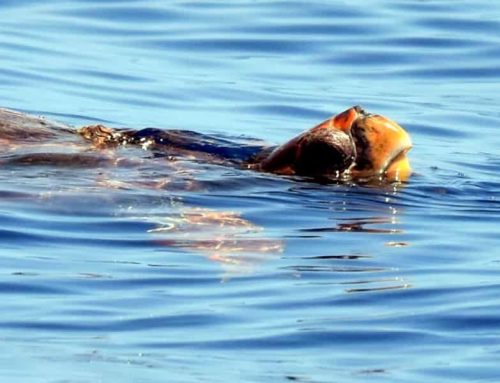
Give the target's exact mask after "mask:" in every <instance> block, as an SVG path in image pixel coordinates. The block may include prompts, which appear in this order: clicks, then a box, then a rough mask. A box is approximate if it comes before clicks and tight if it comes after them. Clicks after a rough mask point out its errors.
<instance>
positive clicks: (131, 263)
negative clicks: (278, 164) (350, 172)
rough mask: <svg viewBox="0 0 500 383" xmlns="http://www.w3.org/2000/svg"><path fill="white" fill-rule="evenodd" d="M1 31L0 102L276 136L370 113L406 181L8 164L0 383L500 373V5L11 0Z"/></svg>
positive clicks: (125, 122) (63, 113)
mask: <svg viewBox="0 0 500 383" xmlns="http://www.w3.org/2000/svg"><path fill="white" fill-rule="evenodd" d="M0 16H1V22H0V84H1V86H0V106H2V107H8V108H11V109H16V110H21V111H24V112H28V113H31V114H36V115H44V116H47V117H49V118H52V119H56V120H59V121H62V122H64V123H67V124H71V125H84V124H89V123H95V122H101V123H105V124H107V125H110V126H119V127H127V128H142V127H148V126H152V127H159V128H180V129H190V130H196V131H199V132H202V133H210V134H218V135H221V136H224V137H236V138H241V137H243V136H244V137H251V138H257V139H262V140H265V141H267V142H269V143H279V142H283V141H285V140H286V139H288V138H289V137H291V136H293V135H295V134H297V133H298V132H300V131H302V130H304V129H307V128H309V127H311V126H313V125H314V124H316V123H318V122H320V121H322V120H324V119H326V118H328V117H329V116H330V115H332V114H334V113H337V112H340V111H342V110H344V109H346V108H348V107H350V106H351V105H356V104H360V105H362V106H363V107H364V108H365V109H367V110H368V111H372V112H375V113H380V114H383V115H386V116H388V117H390V118H392V119H394V120H396V121H398V122H399V123H400V124H401V125H402V126H404V127H405V128H406V129H407V130H408V131H409V132H410V134H411V136H412V139H413V142H414V148H413V150H412V151H411V153H410V158H411V161H412V165H413V168H414V171H415V174H414V175H413V177H412V178H411V180H410V182H409V183H408V184H407V185H405V186H387V187H383V188H373V187H363V186H353V185H319V184H314V183H309V182H306V181H301V180H294V179H288V178H284V177H278V176H273V175H264V174H257V173H253V172H251V171H243V170H240V169H233V168H226V167H223V166H218V165H210V164H198V163H192V162H189V161H186V163H182V162H181V163H180V164H170V165H165V164H164V162H161V161H162V159H155V158H152V157H151V154H150V153H148V152H147V151H143V150H140V149H130V150H128V151H127V150H123V151H121V152H119V153H102V155H103V156H108V157H109V158H112V159H116V158H115V156H119V157H120V158H121V159H122V160H124V161H127V160H130V161H132V162H133V161H135V162H134V163H132V164H129V165H123V166H116V167H112V166H111V167H110V166H105V165H98V166H95V167H92V166H90V167H89V166H81V167H79V166H69V165H68V166H67V165H64V164H62V165H59V166H10V167H9V166H4V167H3V168H2V170H1V172H0V240H1V245H0V266H1V268H0V270H1V271H0V295H1V301H2V310H1V315H0V339H1V343H0V344H1V345H0V351H1V352H0V377H1V379H2V381H6V382H7V381H8V382H78V383H79V382H93V383H94V382H158V381H172V382H189V383H192V382H215V381H221V382H230V381H239V382H287V381H298V382H315V383H317V382H478V381H481V382H482V381H485V382H498V381H499V380H500V367H499V363H498V360H499V357H500V298H499V296H500V251H499V250H498V248H499V244H500V243H499V242H500V241H499V238H500V225H499V220H500V156H499V151H498V148H499V147H500V138H499V137H500V134H499V129H500V110H499V105H500V33H499V31H500V3H498V2H493V1H486V0H479V1H474V2H470V1H451V0H450V1H445V0H435V1H432V0H428V1H417V0H373V1H368V2H347V1H340V0H338V1H333V0H332V1H326V0H324V1H319V0H316V1H269V0H261V1H250V0H240V1H234V0H232V1H227V0H226V1H224V0H220V1H181V0H174V1H168V2H167V1H165V2H159V1H153V0H151V1H140V0H104V1H96V0H78V1H77V0H75V1H69V0H47V1H13V0H2V2H1V3H0ZM4 154H5V153H4ZM99 155H101V154H99ZM163 161H164V160H163Z"/></svg>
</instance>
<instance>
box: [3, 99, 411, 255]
mask: <svg viewBox="0 0 500 383" xmlns="http://www.w3.org/2000/svg"><path fill="white" fill-rule="evenodd" d="M0 146H1V147H2V151H3V154H2V155H1V157H0V162H1V163H2V165H3V166H7V165H9V164H10V165H37V164H38V165H49V166H64V167H67V166H73V167H82V166H83V167H85V166H90V167H92V166H121V165H127V166H133V165H134V161H137V160H138V159H137V158H127V157H126V156H125V157H118V156H117V154H116V153H117V152H118V149H120V148H123V147H127V148H131V147H137V148H142V149H147V150H150V151H152V152H153V153H155V159H158V158H160V160H163V161H164V162H165V166H170V167H171V168H172V169H173V170H175V171H181V172H182V169H180V168H176V167H175V166H174V165H173V164H175V163H176V162H177V160H188V161H189V160H194V161H196V162H202V163H212V164H219V165H225V166H233V167H240V168H244V169H251V170H253V171H259V172H268V173H274V174H279V175H287V176H300V177H306V178H308V179H311V180H314V179H316V180H321V181H324V180H333V181H335V182H346V181H347V182H351V181H354V182H358V181H361V182H368V183H374V182H375V183H380V182H382V183H390V182H401V181H406V180H407V179H408V177H409V176H410V174H411V169H410V166H409V162H408V159H407V156H406V154H407V152H408V151H409V150H410V148H411V140H410V137H409V135H408V134H407V133H406V131H405V130H404V129H403V128H401V127H400V126H399V125H398V124H396V123H395V122H393V121H391V120H389V119H387V118H385V117H383V116H380V115H373V114H369V113H366V112H365V111H363V110H362V109H361V108H360V107H358V106H355V107H352V108H350V109H348V110H346V111H344V112H342V113H340V114H338V115H336V116H334V117H332V118H331V119H328V120H326V121H324V122H322V123H321V124H319V125H317V126H315V127H314V128H312V129H310V130H307V131H305V132H303V133H301V134H300V135H298V136H296V137H294V138H292V139H291V140H290V141H288V142H286V143H285V144H283V145H280V146H277V147H269V146H266V145H264V144H262V143H261V142H256V141H253V142H250V143H238V142H233V141H230V140H226V139H223V138H219V137H214V136H208V135H203V134H199V133H196V132H192V131H184V130H161V129H152V128H147V129H142V130H127V129H113V128H109V127H106V126H103V125H90V126H84V127H81V128H72V127H69V126H67V125H64V124H60V123H57V122H53V121H49V120H46V119H44V118H39V117H34V116H29V115H26V114H23V113H19V112H15V111H11V110H7V109H0ZM96 153H99V154H96ZM179 166H180V165H179ZM172 176H173V175H172ZM194 181H195V180H193V182H194ZM169 182H170V180H169V179H166V180H162V181H158V182H155V181H152V182H151V184H150V186H151V187H157V188H163V187H164V186H165V185H166V184H168V183H169ZM105 183H106V185H108V186H111V187H115V186H117V187H119V186H120V181H118V180H117V181H116V182H115V183H114V182H113V180H106V181H105ZM186 187H189V185H187V186H186ZM193 228H197V229H196V230H201V231H203V232H204V233H209V234H206V236H205V237H204V238H205V239H201V240H199V241H186V240H182V239H179V235H178V234H179V233H181V232H183V233H189V232H191V231H193V230H195V229H193ZM260 229H261V228H259V227H257V226H255V225H253V224H252V223H251V222H248V221H247V220H245V219H243V218H242V217H240V216H239V215H238V214H237V213H234V212H226V211H221V212H217V211H212V210H208V209H197V208H187V207H183V208H182V211H181V212H180V213H179V215H178V216H177V217H175V218H172V219H170V220H169V222H167V223H165V224H163V225H159V226H158V227H157V228H155V229H153V230H152V232H160V233H163V234H166V233H168V234H169V235H170V234H174V233H176V235H173V236H172V235H171V236H170V237H168V239H165V238H163V239H162V240H161V241H160V242H161V243H162V244H164V245H167V246H178V247H183V248H190V249H193V250H197V251H200V252H201V253H203V254H205V255H208V256H210V257H211V258H212V259H216V260H217V261H219V262H223V263H227V262H229V263H232V262H234V261H235V258H233V257H231V255H233V254H235V253H237V252H243V253H244V252H246V253H251V254H253V255H255V254H264V253H273V252H279V251H280V250H281V249H282V246H283V245H282V243H281V241H276V240H270V239H265V238H260V239H258V240H256V239H255V238H251V239H250V240H248V239H246V240H245V239H244V238H243V239H242V236H244V234H245V233H248V232H250V233H255V232H257V231H259V230H260ZM172 238H173V239H172ZM214 238H215V239H214ZM238 262H239V261H238Z"/></svg>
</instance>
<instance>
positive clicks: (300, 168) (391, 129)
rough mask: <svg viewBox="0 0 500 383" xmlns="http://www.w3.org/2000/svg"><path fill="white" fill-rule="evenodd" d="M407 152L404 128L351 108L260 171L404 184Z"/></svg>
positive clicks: (298, 140)
mask: <svg viewBox="0 0 500 383" xmlns="http://www.w3.org/2000/svg"><path fill="white" fill-rule="evenodd" d="M410 148H411V140H410V136H409V135H408V133H407V132H406V131H405V130H404V129H403V128H402V127H400V126H399V125H398V124H396V123H395V122H394V121H391V120H389V119H387V118H385V117H383V116H379V115H372V114H368V113H366V112H365V111H364V110H363V109H361V108H360V107H359V106H354V107H352V108H350V109H347V110H346V111H344V112H342V113H340V114H338V115H336V116H334V117H332V118H330V119H328V120H326V121H324V122H322V123H321V124H319V125H317V126H315V127H314V128H312V129H310V130H308V131H306V132H304V133H302V134H300V135H299V136H297V137H294V138H293V139H291V140H290V141H288V142H287V143H285V144H283V145H281V146H279V147H278V148H276V149H275V150H273V151H272V152H271V153H270V154H269V155H268V156H266V157H265V158H264V159H263V160H262V161H261V164H260V165H261V168H262V169H263V170H266V171H271V172H274V173H279V174H300V175H307V176H328V175H332V174H337V175H338V174H342V173H345V174H350V176H352V177H353V178H362V179H365V178H367V179H369V178H372V177H378V178H380V177H383V178H385V179H387V180H388V181H404V180H406V179H407V178H408V177H409V175H410V173H411V169H410V165H409V162H408V158H407V157H406V153H407V152H408V150H410Z"/></svg>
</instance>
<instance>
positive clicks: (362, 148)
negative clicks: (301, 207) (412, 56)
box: [0, 106, 411, 181]
mask: <svg viewBox="0 0 500 383" xmlns="http://www.w3.org/2000/svg"><path fill="white" fill-rule="evenodd" d="M75 136H76V137H78V136H79V137H81V138H83V139H84V140H81V139H80V140H76V141H75ZM85 142H91V143H92V145H93V146H94V147H98V148H108V147H113V146H118V145H141V146H142V147H144V148H147V149H151V150H153V151H155V152H158V153H162V154H164V155H165V156H168V157H183V158H193V159H195V160H199V161H206V162H210V163H218V164H227V165H231V166H240V167H243V168H248V169H253V170H256V171H263V172H270V173H275V174H281V175H299V176H306V177H314V178H322V179H323V178H329V179H335V180H346V179H349V180H350V179H364V180H366V179H368V180H370V179H377V180H388V181H404V180H406V179H407V178H408V177H409V175H410V172H411V170H410V166H409V162H408V159H407V157H406V153H407V152H408V151H409V150H410V148H411V140H410V136H409V135H408V133H407V132H406V131H405V130H404V129H403V128H401V127H400V126H399V125H398V124H396V123H395V122H393V121H391V120H389V119H387V118H385V117H383V116H380V115H374V114H369V113H366V112H365V111H364V110H363V109H362V108H361V107H359V106H354V107H352V108H350V109H347V110H346V111H344V112H342V113H340V114H338V115H336V116H334V117H332V118H330V119H328V120H326V121H324V122H322V123H320V124H319V125H317V126H315V127H314V128H312V129H310V130H307V131H305V132H303V133H301V134H299V135H298V136H296V137H294V138H292V139H291V140H290V141H288V142H286V143H285V144H283V145H280V146H277V147H267V146H265V145H261V144H241V143H237V142H233V141H230V140H226V139H223V138H219V137H214V136H208V135H204V134H200V133H196V132H193V131H186V130H161V129H153V128H146V129H141V130H126V129H113V128H109V127H106V126H104V125H89V126H84V127H81V128H77V129H74V128H71V127H69V126H66V125H63V124H60V123H56V122H52V121H49V120H46V119H44V118H39V117H34V116H29V115H26V114H23V113H19V112H15V111H11V110H8V109H0V145H1V144H3V145H4V146H8V147H10V148H12V147H16V145H17V146H21V147H23V146H29V147H31V149H32V150H31V151H30V152H29V153H28V152H27V154H26V156H24V157H23V156H17V157H16V161H18V162H22V161H24V162H25V163H36V162H39V163H40V162H41V163H57V162H58V161H59V162H61V163H62V162H64V161H70V160H73V161H77V162H78V161H79V162H82V161H83V162H85V161H86V160H88V161H91V160H92V159H93V160H95V157H86V155H85V153H80V152H78V153H73V154H72V157H68V153H67V152H68V150H71V146H75V147H78V148H81V146H82V145H83V144H84V143H85ZM61 144H62V145H63V146H64V148H65V152H64V153H57V151H56V152H54V151H51V153H50V154H48V153H47V152H46V151H45V150H44V149H43V148H45V147H46V146H57V145H61ZM33 148H38V149H37V150H33Z"/></svg>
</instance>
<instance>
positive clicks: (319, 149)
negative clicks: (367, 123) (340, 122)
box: [295, 130, 355, 176]
mask: <svg viewBox="0 0 500 383" xmlns="http://www.w3.org/2000/svg"><path fill="white" fill-rule="evenodd" d="M354 158H355V148H354V144H353V142H352V140H351V138H350V136H349V135H347V134H345V133H344V132H342V131H338V130H321V131H317V132H314V133H311V134H309V135H306V136H305V137H304V138H303V140H302V142H301V143H300V150H299V152H298V155H297V158H296V162H295V171H296V173H297V174H301V175H311V176H319V175H328V174H334V173H336V172H342V171H344V170H346V169H348V168H349V167H350V166H351V165H352V163H353V161H354Z"/></svg>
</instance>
